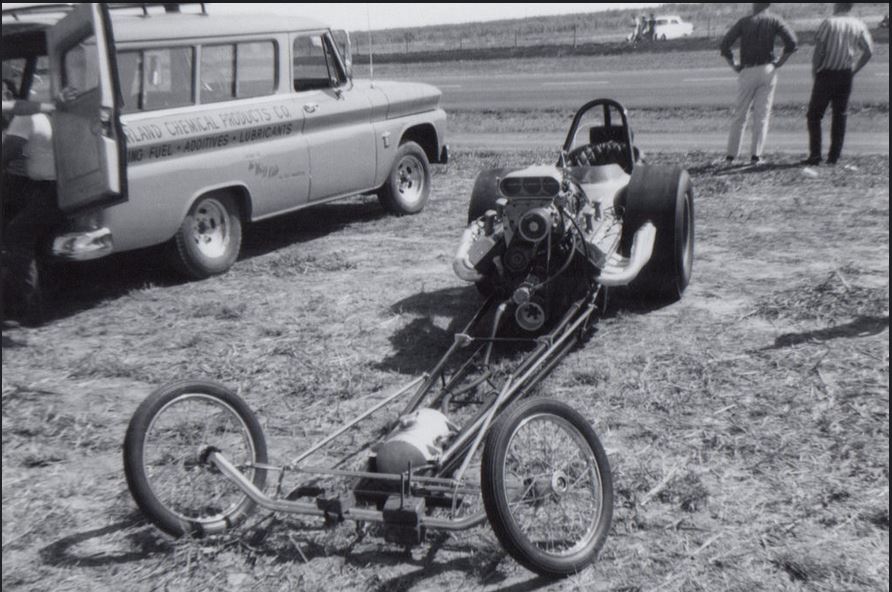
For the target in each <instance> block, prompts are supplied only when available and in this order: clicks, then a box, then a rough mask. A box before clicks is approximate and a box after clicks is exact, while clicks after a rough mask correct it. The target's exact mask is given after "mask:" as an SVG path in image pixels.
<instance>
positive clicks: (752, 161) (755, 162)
mask: <svg viewBox="0 0 892 592" xmlns="http://www.w3.org/2000/svg"><path fill="white" fill-rule="evenodd" d="M750 164H751V165H754V166H759V165H763V164H768V163H767V162H766V161H765V159H764V158H762V157H761V156H753V157H752V158H750Z"/></svg>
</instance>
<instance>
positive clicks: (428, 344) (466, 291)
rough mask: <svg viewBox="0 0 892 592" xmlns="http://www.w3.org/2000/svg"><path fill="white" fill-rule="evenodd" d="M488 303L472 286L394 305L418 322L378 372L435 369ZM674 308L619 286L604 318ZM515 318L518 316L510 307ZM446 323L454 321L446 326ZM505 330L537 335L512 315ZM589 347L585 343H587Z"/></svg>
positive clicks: (398, 339) (500, 352) (501, 353)
mask: <svg viewBox="0 0 892 592" xmlns="http://www.w3.org/2000/svg"><path fill="white" fill-rule="evenodd" d="M483 303H484V299H483V298H482V297H481V296H480V294H479V293H478V292H477V290H476V288H474V287H473V286H466V287H453V288H444V289H442V290H437V291H435V292H420V293H418V294H414V295H412V296H409V297H408V298H405V299H403V300H400V301H399V302H397V303H395V304H393V305H392V306H391V307H390V310H391V312H393V313H394V314H400V315H410V316H414V317H415V318H413V319H412V320H411V321H409V322H408V323H407V324H406V325H405V326H404V327H402V328H400V329H399V330H397V331H396V332H395V333H394V334H393V335H391V336H390V343H391V346H392V347H393V353H392V354H391V355H390V356H388V357H386V358H384V359H383V360H381V361H380V362H379V363H378V364H376V365H375V366H374V367H375V368H376V369H378V370H384V371H388V372H399V373H401V374H409V375H413V376H415V375H418V374H421V373H423V372H427V371H429V370H431V369H432V368H433V366H434V365H435V364H436V363H437V362H438V361H439V360H440V358H441V357H442V356H443V355H444V354H445V353H446V351H447V350H448V349H449V347H450V346H451V345H452V343H453V341H454V339H455V334H456V333H459V332H462V331H464V330H465V328H466V326H467V324H468V322H470V320H471V319H472V318H473V316H474V314H475V313H476V312H477V311H478V310H479V308H480V307H481V306H482V305H483ZM669 304H671V303H669V302H665V301H664V302H659V301H654V300H647V299H644V298H641V296H640V295H639V294H636V293H635V292H634V290H630V289H627V288H618V289H615V290H611V292H610V294H609V296H608V305H607V308H606V311H605V312H604V313H603V314H602V315H601V318H611V317H613V316H614V315H616V314H618V313H632V314H647V313H649V312H653V311H655V310H659V309H660V308H662V307H664V306H668V305H669ZM510 314H512V313H511V312H510V309H509V315H510ZM438 319H439V320H440V322H439V323H438V322H437V320H438ZM444 319H448V322H447V323H446V324H445V326H444V321H443V320H444ZM491 322H492V314H491V313H490V314H487V315H486V316H485V317H484V318H483V319H482V321H481V323H480V325H479V328H478V329H477V333H476V334H478V335H480V334H482V333H488V332H489V329H490V328H491V326H492V325H491ZM502 327H503V328H502V330H501V336H503V337H511V338H531V337H535V335H532V334H529V333H525V332H523V331H522V330H520V329H516V330H512V327H514V323H513V321H511V320H509V319H508V317H507V316H506V317H505V320H503V324H502ZM588 336H590V335H588ZM588 336H587V337H588ZM584 343H585V341H583V345H584ZM528 347H529V346H527V345H524V344H516V343H515V344H505V345H500V346H498V347H496V348H495V351H494V354H495V355H496V356H497V357H510V356H513V355H516V354H518V353H520V352H522V351H524V350H526V349H528ZM457 357H461V356H457Z"/></svg>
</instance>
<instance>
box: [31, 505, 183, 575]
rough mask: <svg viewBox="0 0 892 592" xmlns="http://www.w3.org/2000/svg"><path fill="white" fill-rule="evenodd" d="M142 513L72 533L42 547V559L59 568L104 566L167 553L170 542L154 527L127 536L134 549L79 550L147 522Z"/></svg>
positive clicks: (130, 546) (131, 547) (136, 530)
mask: <svg viewBox="0 0 892 592" xmlns="http://www.w3.org/2000/svg"><path fill="white" fill-rule="evenodd" d="M143 524H144V522H143V521H142V519H141V518H140V517H139V516H136V515H133V516H130V517H128V518H126V519H124V520H121V521H120V522H115V523H114V524H109V525H107V526H103V527H101V528H94V529H92V530H87V531H84V532H78V533H75V534H71V535H68V536H66V537H63V538H61V539H59V540H58V541H55V542H54V543H51V544H49V545H47V546H46V547H43V548H42V549H40V558H41V560H42V561H43V563H45V564H46V565H52V566H55V567H66V566H68V567H70V566H75V565H77V566H86V567H102V566H106V565H116V564H120V563H130V562H132V561H142V560H144V559H145V558H146V557H148V556H149V555H153V554H158V553H166V552H168V551H169V550H170V548H171V547H170V545H168V544H167V543H165V542H164V541H163V540H162V539H160V538H159V537H158V536H156V533H155V532H154V531H153V530H152V529H146V528H137V529H135V530H133V532H131V533H129V534H127V535H126V536H125V539H126V540H127V541H128V542H129V545H128V547H129V548H130V549H133V550H131V551H122V552H119V553H96V552H95V550H90V551H86V552H84V553H83V554H81V553H79V552H78V549H77V546H78V545H80V544H81V543H84V542H86V541H91V540H94V539H101V538H103V537H107V536H109V535H114V534H117V533H120V532H122V531H125V530H127V529H134V527H139V526H141V525H143Z"/></svg>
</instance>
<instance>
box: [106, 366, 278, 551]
mask: <svg viewBox="0 0 892 592" xmlns="http://www.w3.org/2000/svg"><path fill="white" fill-rule="evenodd" d="M211 449H214V450H218V451H220V452H221V453H222V454H223V455H224V456H225V457H226V458H227V459H228V460H229V461H230V462H231V463H232V464H233V465H235V466H236V467H237V468H238V469H239V470H240V471H241V472H242V473H244V474H245V476H246V477H247V478H248V479H249V480H250V481H252V482H253V483H254V485H256V486H257V488H258V489H261V490H262V489H263V486H264V484H265V482H266V470H264V469H262V468H259V467H258V466H257V465H258V463H259V464H265V463H266V462H267V457H266V440H265V439H264V437H263V431H262V429H261V427H260V423H259V422H258V421H257V418H256V417H255V416H254V413H253V412H252V411H251V409H250V408H249V407H248V405H247V403H245V402H244V401H243V400H242V399H241V398H240V397H239V396H238V395H236V394H235V393H233V392H232V391H230V390H228V389H226V388H225V387H223V386H221V385H219V384H215V383H212V382H203V381H191V380H187V381H180V382H175V383H172V384H169V385H166V386H163V387H161V388H160V389H158V390H156V391H155V392H154V393H152V394H151V395H150V396H149V397H148V398H147V399H146V400H145V401H143V402H142V404H141V405H140V406H139V407H138V408H137V410H136V413H134V415H133V418H132V419H131V420H130V425H129V426H128V428H127V435H126V437H125V438H124V472H125V474H126V476H127V486H128V488H129V489H130V494H131V495H132V496H133V499H134V501H136V504H137V505H138V506H139V508H140V510H142V511H143V513H145V515H146V516H147V517H148V518H149V520H151V521H152V523H154V524H155V526H157V527H158V528H160V529H161V530H163V531H164V532H166V533H168V534H171V535H173V536H176V537H179V536H183V535H184V534H190V535H194V536H205V535H210V534H218V533H220V532H223V531H224V530H226V529H229V528H232V527H234V526H236V525H237V524H238V523H239V522H241V521H242V520H244V519H245V518H246V517H247V516H248V514H250V513H251V511H252V510H253V509H254V506H255V504H254V502H253V501H252V500H251V499H250V498H248V497H247V496H246V495H245V494H244V493H243V492H242V491H241V489H239V488H238V486H237V485H236V484H235V483H233V482H232V481H230V480H229V479H228V478H226V477H225V476H224V475H223V474H222V473H220V471H219V470H217V469H216V467H215V466H213V465H212V464H211V463H208V462H206V461H205V458H204V457H205V456H206V454H207V452H208V451H209V450H211Z"/></svg>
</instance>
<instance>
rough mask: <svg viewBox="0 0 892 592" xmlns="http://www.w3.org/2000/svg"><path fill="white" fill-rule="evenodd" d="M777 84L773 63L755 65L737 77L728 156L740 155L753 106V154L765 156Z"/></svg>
mask: <svg viewBox="0 0 892 592" xmlns="http://www.w3.org/2000/svg"><path fill="white" fill-rule="evenodd" d="M775 87H777V71H776V69H775V67H774V66H773V65H772V64H766V65H764V66H753V67H752V68H744V69H743V70H741V71H740V74H739V75H738V78H737V105H736V106H735V107H734V119H733V120H732V121H731V135H730V136H729V137H728V156H733V157H734V158H737V155H738V154H740V144H741V141H742V140H743V129H744V128H745V127H746V122H747V119H749V115H750V107H752V109H753V119H754V121H753V144H752V155H753V156H759V157H761V156H762V149H763V148H764V147H765V138H766V137H767V136H768V121H769V119H771V104H772V103H774V89H775Z"/></svg>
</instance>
